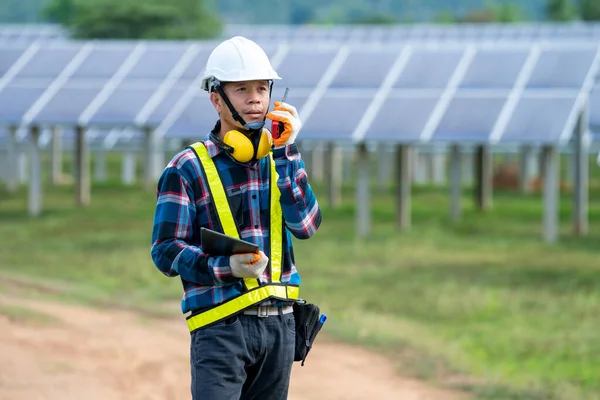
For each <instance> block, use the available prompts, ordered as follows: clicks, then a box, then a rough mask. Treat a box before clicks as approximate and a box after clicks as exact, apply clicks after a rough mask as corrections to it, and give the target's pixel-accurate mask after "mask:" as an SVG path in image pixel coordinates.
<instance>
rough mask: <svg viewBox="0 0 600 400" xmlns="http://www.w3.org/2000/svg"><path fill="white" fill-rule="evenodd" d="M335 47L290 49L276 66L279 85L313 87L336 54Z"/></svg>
mask: <svg viewBox="0 0 600 400" xmlns="http://www.w3.org/2000/svg"><path fill="white" fill-rule="evenodd" d="M337 51H338V49H337V48H331V47H329V48H317V49H307V48H304V49H294V48H292V49H290V51H289V53H288V54H287V55H286V57H285V58H284V59H283V61H282V63H281V64H280V65H279V67H278V68H277V72H278V73H279V76H281V77H282V80H281V81H280V82H279V81H278V82H277V83H278V84H280V85H286V86H289V87H311V88H312V87H315V86H316V85H317V83H318V82H319V81H320V80H321V78H322V77H323V74H324V73H325V71H326V70H327V68H328V67H329V65H330V64H331V62H332V61H333V58H334V57H335V55H336V54H337Z"/></svg>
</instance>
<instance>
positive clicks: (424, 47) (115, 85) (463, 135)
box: [0, 26, 600, 142]
mask: <svg viewBox="0 0 600 400" xmlns="http://www.w3.org/2000/svg"><path fill="white" fill-rule="evenodd" d="M400 31H401V30H400V29H398V30H397V32H400ZM408 31H409V30H408V29H406V28H404V30H403V31H402V32H404V33H406V32H408ZM476 31H477V29H476V28H474V27H471V28H470V30H466V29H462V30H459V29H457V28H455V30H454V31H450V32H452V34H454V33H456V34H470V33H472V32H476ZM316 32H317V31H316V30H315V31H310V32H309V33H310V34H314V33H316ZM382 32H386V31H385V30H383V29H381V27H378V28H374V27H370V28H368V29H367V28H365V29H364V30H362V31H360V32H358V33H356V32H355V33H353V32H352V30H351V29H347V30H346V31H344V30H340V29H335V30H334V29H330V30H329V31H327V34H328V35H330V36H333V35H334V34H336V35H346V34H347V35H348V36H352V35H353V34H354V35H356V34H359V36H360V35H363V36H365V37H371V38H374V37H377V36H378V35H380V34H382ZM388 32H391V30H390V31H388ZM410 32H412V33H411V34H418V35H421V36H423V37H429V36H431V35H437V34H440V30H439V29H438V28H435V29H433V28H431V27H426V26H425V27H420V29H416V30H414V29H412V28H411V30H410ZM488 32H494V29H492V28H488ZM521 32H522V31H521V30H518V29H517V30H516V34H521ZM536 32H537V31H535V30H531V29H530V30H529V31H528V34H537V33H536ZM526 33H527V32H526ZM363 36H360V37H363ZM84 44H86V43H85V42H77V43H62V44H59V43H55V44H49V45H47V46H46V45H44V46H41V47H40V48H39V50H38V51H37V52H36V53H32V54H33V56H32V57H31V59H30V60H29V62H27V64H25V65H24V67H23V68H22V69H21V70H20V72H19V73H18V74H17V76H16V77H15V78H14V79H10V77H5V78H4V79H3V80H0V122H2V123H3V124H9V123H10V124H17V123H19V122H21V119H22V117H23V114H24V113H25V111H27V110H29V109H30V107H31V105H32V104H34V103H35V102H36V101H37V100H38V99H39V96H41V94H42V93H43V92H45V91H46V90H47V89H48V87H49V86H48V85H50V84H51V83H52V82H54V83H55V84H58V86H56V85H53V86H52V87H50V88H51V90H50V92H49V93H53V90H52V89H57V92H56V93H55V95H54V96H53V97H51V98H47V99H46V100H48V103H47V104H46V105H45V106H43V107H42V108H41V110H40V112H39V114H38V115H37V116H36V117H35V119H34V121H33V122H35V123H40V124H45V125H50V124H67V125H68V124H74V123H77V120H78V118H79V117H80V116H81V115H82V112H83V111H84V110H86V109H88V106H89V105H90V104H97V105H98V106H99V107H98V110H97V112H95V114H93V115H92V116H91V119H90V124H91V125H92V126H95V127H99V126H101V127H113V126H133V125H134V123H135V122H136V116H138V115H139V114H140V112H141V111H142V110H144V111H147V112H148V113H149V114H150V115H149V116H148V120H147V121H146V122H147V123H148V124H149V125H151V126H156V125H159V124H160V123H161V122H162V121H163V120H165V118H167V116H169V115H174V114H172V113H171V111H172V110H173V107H175V106H176V104H178V103H179V100H180V99H181V98H184V93H186V91H187V90H188V89H189V88H190V85H197V80H196V81H195V79H197V77H198V76H200V75H201V74H202V72H203V70H204V65H205V62H206V59H207V58H208V55H209V54H210V52H211V51H212V49H213V48H214V45H216V43H214V44H212V43H210V44H209V43H201V42H198V43H193V42H178V43H167V42H132V41H124V42H115V41H110V42H108V41H107V42H103V41H94V42H89V43H87V45H88V46H91V48H92V51H91V53H90V54H88V55H87V58H85V59H83V62H82V63H81V65H79V67H78V68H77V69H75V71H74V72H73V74H72V75H71V76H66V75H65V74H64V68H65V67H66V66H67V65H69V63H70V62H71V61H72V60H74V57H75V55H76V54H78V52H79V51H80V50H81V49H82V46H83V45H84ZM190 46H200V51H199V52H198V53H197V54H194V53H192V52H190V51H189V50H190V49H192V48H191V47H190ZM403 46H410V52H407V53H402V55H408V58H407V59H404V58H403V59H402V60H405V61H406V64H405V65H404V68H403V69H401V70H396V72H398V73H399V75H398V76H397V78H395V82H390V84H391V83H393V87H392V88H391V90H390V92H389V96H388V97H387V98H379V97H376V96H381V95H382V93H383V96H386V95H387V92H386V90H387V89H388V88H387V87H382V83H383V82H384V80H385V79H386V77H387V76H388V74H389V73H390V71H391V70H392V69H391V68H392V66H393V65H395V63H396V61H397V60H399V56H400V54H401V51H402V50H403V48H404V47H403ZM470 46H474V45H473V44H470ZM531 46H533V45H527V46H526V45H523V44H514V47H509V46H508V45H498V46H495V45H494V46H491V45H481V46H477V49H478V50H477V51H476V52H475V53H474V57H473V58H472V60H470V63H469V64H466V63H461V60H466V58H464V55H465V54H467V53H465V50H466V49H467V47H466V44H463V45H461V44H458V43H448V44H443V45H440V44H437V45H436V44H429V43H416V42H413V43H408V44H396V45H385V46H382V45H381V44H369V45H365V44H362V45H360V44H359V45H348V46H347V47H345V48H344V49H347V50H348V52H347V53H340V48H341V47H340V45H339V44H336V43H315V44H314V45H306V44H303V45H289V47H282V46H281V43H280V42H272V43H270V44H269V45H267V46H265V48H266V50H267V52H268V53H269V54H272V55H275V54H277V58H276V67H277V68H276V69H277V70H278V72H279V74H280V75H281V76H282V77H283V80H281V81H277V82H275V86H274V90H273V100H280V99H281V96H282V94H283V90H284V88H286V87H289V88H290V89H291V90H290V92H289V96H288V100H287V102H288V103H290V104H292V105H294V106H296V108H297V109H298V111H299V113H300V117H301V118H302V120H303V123H304V127H303V131H302V134H301V136H302V137H303V138H304V139H312V140H348V141H349V140H351V139H352V135H353V133H355V132H358V133H360V134H362V133H363V132H366V136H365V139H366V140H396V141H414V140H416V139H418V138H419V135H421V133H422V132H424V130H425V131H426V137H425V139H429V138H430V137H431V140H432V141H465V140H468V141H485V140H487V139H488V138H489V136H490V133H491V132H492V131H493V128H494V126H495V125H496V122H497V121H498V119H499V116H500V115H501V110H503V109H506V110H508V109H507V108H505V107H504V106H505V104H507V103H506V98H507V95H508V93H509V92H510V90H512V89H513V87H514V86H515V83H516V79H517V77H518V76H520V75H522V76H526V74H525V73H526V72H527V71H528V70H524V69H523V66H524V64H525V61H526V60H527V59H529V58H528V57H529V56H530V49H531V48H532V47H531ZM538 46H540V49H541V50H542V51H541V53H540V57H539V59H538V60H537V64H536V65H534V68H533V70H531V71H530V72H531V76H530V79H529V82H527V87H526V88H525V97H524V98H523V99H521V100H520V101H518V102H517V103H514V104H515V105H516V107H515V109H514V112H511V113H508V114H502V115H506V116H507V117H508V125H507V129H506V132H505V134H504V135H501V140H503V141H519V140H523V141H527V140H532V141H539V140H541V138H544V140H547V141H548V142H552V141H554V142H556V141H558V140H559V139H561V135H562V133H563V132H567V131H568V130H569V129H570V127H569V126H567V127H565V125H566V124H567V123H569V124H570V123H571V121H572V120H573V119H572V118H568V117H569V116H571V117H572V115H573V111H577V110H575V109H574V108H573V107H574V105H575V103H574V99H575V97H576V96H577V94H578V93H579V90H581V89H582V88H584V90H588V89H586V88H587V86H588V85H589V84H586V85H584V81H585V80H586V78H588V77H589V76H590V74H589V72H590V68H592V67H593V68H597V65H596V64H597V63H596V64H594V62H595V60H596V58H597V53H598V45H597V44H596V45H593V46H592V45H582V44H579V45H573V46H568V47H565V46H564V45H559V44H556V45H554V44H552V43H548V44H541V45H538ZM26 48H27V47H26V46H20V47H19V46H15V45H10V46H9V45H6V46H0V71H2V69H4V70H7V69H8V68H10V65H14V63H15V62H16V61H17V60H18V59H19V55H20V54H21V53H22V52H23V51H24V50H25V49H26ZM134 49H136V51H137V50H140V49H143V52H141V53H139V54H140V57H139V58H138V59H135V58H132V57H131V55H132V54H134V55H135V54H136V53H132V52H133V51H134ZM282 49H283V50H286V51H284V52H280V51H279V50H282ZM340 54H347V56H346V57H345V58H340V57H338V56H339V55H340ZM279 56H281V58H279ZM336 57H337V58H336ZM127 60H129V61H130V62H129V64H127ZM132 60H133V61H134V62H133V63H132V62H131V61H132ZM182 60H183V61H186V62H189V64H188V65H187V66H186V64H184V63H182V62H181V61H182ZM334 61H336V62H337V61H340V62H339V63H334ZM9 64H10V65H9ZM71 65H74V64H71ZM128 65H129V66H130V67H131V69H130V70H129V72H127V74H126V75H125V77H124V79H123V80H121V79H120V77H119V76H117V77H115V73H116V72H117V71H119V70H120V69H122V67H124V66H128ZM459 66H464V67H466V68H465V69H464V78H462V79H454V80H452V78H453V77H459V75H458V74H457V72H460V71H462V69H460V68H459ZM338 67H339V68H338ZM122 71H124V72H125V71H126V69H122ZM178 71H179V72H181V73H182V74H181V75H180V76H179V79H178V76H177V75H178V74H175V75H176V76H173V77H174V78H175V79H178V80H177V81H176V82H175V80H165V79H166V78H167V77H168V76H170V75H173V73H174V72H175V73H177V72H178ZM521 72H523V74H520V73H521ZM592 72H594V71H592ZM61 73H63V76H64V78H66V81H63V80H61V79H59V80H56V77H58V76H59V75H61ZM324 77H325V78H327V79H323V78H324ZM391 77H393V76H391ZM451 80H452V83H454V84H459V86H458V88H457V90H458V91H457V92H456V94H455V93H454V90H455V89H456V88H455V86H454V85H449V83H450V82H451ZM322 82H325V83H326V84H327V85H328V86H327V85H322V86H319V84H320V83H322ZM107 83H108V85H109V86H105V85H106V84H107ZM61 85H62V87H61ZM172 85H174V86H172ZM103 87H104V88H105V89H110V90H108V91H105V92H102V88H103ZM113 89H114V90H113ZM382 89H383V92H382ZM557 89H560V90H557ZM192 90H195V89H194V88H192ZM321 90H323V91H324V94H323V93H322V92H321ZM98 93H105V94H106V96H104V95H101V96H100V97H97V95H98ZM197 93H198V95H197V96H196V97H194V98H193V99H192V101H191V103H190V104H189V105H188V106H187V108H186V109H185V111H184V112H183V114H182V115H181V116H180V117H179V118H178V119H177V120H176V121H175V123H174V124H173V126H171V128H170V129H168V130H167V133H168V134H169V135H171V136H173V135H175V136H179V137H187V138H196V137H198V133H199V132H200V133H201V134H202V136H203V135H204V134H205V133H206V132H208V130H209V129H210V128H212V125H213V124H214V121H215V120H216V119H217V115H216V112H215V111H214V109H213V108H212V106H211V104H210V102H209V100H208V96H207V95H206V94H205V93H204V92H201V91H200V88H197ZM514 93H516V94H517V95H518V93H519V92H518V91H517V92H514ZM157 94H158V95H159V96H156V95H157ZM321 95H322V97H321ZM440 96H443V97H440ZM598 97H599V96H597V95H593V96H592V106H591V108H590V111H591V120H592V122H594V121H598V120H599V119H600V116H598V113H597V112H595V110H594V109H593V108H594V104H596V102H599V101H600V99H598ZM94 99H96V100H101V101H99V102H95V103H92V102H93V100H94ZM315 99H316V100H317V102H316V104H315V103H313V100H315ZM380 101H381V102H380ZM38 104H41V105H43V104H44V102H38ZM372 104H376V105H377V107H379V109H378V110H377V109H376V108H372V107H371V105H372ZM510 104H513V103H510ZM149 105H152V106H153V107H148V106H149ZM313 105H314V106H315V107H313ZM154 106H156V107H155V108H154ZM92 108H93V107H92ZM92 108H90V109H88V110H92ZM93 109H95V108H93ZM368 110H369V114H368V115H367V117H369V119H364V116H365V113H366V112H367V111H368ZM92 111H93V110H92ZM371 112H374V114H371ZM548 114H552V115H551V116H548ZM146 116H147V114H146V113H144V118H145V117H146ZM371 116H374V118H373V119H372V123H371V125H370V126H366V125H365V124H364V123H363V124H361V121H363V122H364V121H371V119H370V117H371ZM438 120H439V124H438V126H437V129H436V130H435V131H433V132H432V131H431V130H430V129H429V128H432V127H434V125H435V124H433V123H431V122H432V121H438ZM549 120H550V121H551V123H550V122H548V121H549ZM428 121H429V122H430V123H429V124H428ZM546 124H548V125H546ZM500 125H502V124H499V126H500ZM502 126H503V125H502ZM550 126H552V127H553V128H552V129H550ZM357 128H360V131H359V130H357ZM363 128H364V129H363ZM501 131H502V130H501V129H500V130H497V131H495V133H496V134H500V133H502V132H501ZM494 137H496V136H494ZM563 139H564V138H563Z"/></svg>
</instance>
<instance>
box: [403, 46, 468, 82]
mask: <svg viewBox="0 0 600 400" xmlns="http://www.w3.org/2000/svg"><path fill="white" fill-rule="evenodd" d="M462 54H463V51H462V50H461V49H457V50H439V51H438V50H429V49H423V50H419V49H416V50H414V51H413V54H412V56H411V58H410V60H409V61H408V63H407V65H406V66H405V67H404V70H403V71H402V74H401V75H400V77H399V78H398V80H397V81H396V83H395V84H394V87H395V88H424V89H434V88H443V87H446V85H447V84H448V81H449V80H450V78H451V76H452V74H453V72H454V71H455V70H456V67H457V65H458V62H459V61H460V59H461V57H462Z"/></svg>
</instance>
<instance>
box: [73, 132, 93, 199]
mask: <svg viewBox="0 0 600 400" xmlns="http://www.w3.org/2000/svg"><path fill="white" fill-rule="evenodd" d="M91 199H92V195H91V185H90V153H89V149H88V144H87V140H86V129H85V128H84V127H82V126H77V127H76V128H75V204H77V206H79V207H85V206H88V205H89V204H90V202H91Z"/></svg>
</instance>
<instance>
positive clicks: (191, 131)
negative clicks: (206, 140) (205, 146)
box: [165, 96, 219, 139]
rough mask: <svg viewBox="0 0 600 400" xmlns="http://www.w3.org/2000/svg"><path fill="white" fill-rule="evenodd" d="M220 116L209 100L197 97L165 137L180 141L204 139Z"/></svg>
mask: <svg viewBox="0 0 600 400" xmlns="http://www.w3.org/2000/svg"><path fill="white" fill-rule="evenodd" d="M218 118H219V117H218V115H217V113H216V111H215V109H214V108H213V107H212V105H211V104H210V102H209V101H208V99H207V98H206V97H204V96H196V97H194V98H193V99H192V101H191V102H190V104H189V105H188V106H187V107H186V108H185V110H184V111H183V112H182V113H181V115H180V116H179V118H177V120H175V122H174V123H173V125H172V126H171V127H170V128H169V129H167V132H166V133H165V137H168V138H180V139H202V138H203V137H204V136H206V135H207V134H208V133H209V132H210V131H211V129H212V128H213V127H214V126H215V122H217V119H218Z"/></svg>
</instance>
